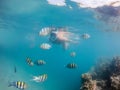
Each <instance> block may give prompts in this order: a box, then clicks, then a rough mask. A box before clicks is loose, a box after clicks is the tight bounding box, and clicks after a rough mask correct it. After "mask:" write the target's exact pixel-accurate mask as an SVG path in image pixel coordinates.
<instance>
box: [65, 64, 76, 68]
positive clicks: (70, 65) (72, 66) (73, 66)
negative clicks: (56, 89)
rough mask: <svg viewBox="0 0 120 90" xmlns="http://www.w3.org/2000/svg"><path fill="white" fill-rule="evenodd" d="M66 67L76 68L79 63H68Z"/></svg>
mask: <svg viewBox="0 0 120 90" xmlns="http://www.w3.org/2000/svg"><path fill="white" fill-rule="evenodd" d="M66 67H67V68H69V69H75V68H77V64H75V63H68V64H67V65H66Z"/></svg>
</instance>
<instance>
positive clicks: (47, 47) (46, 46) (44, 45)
mask: <svg viewBox="0 0 120 90" xmlns="http://www.w3.org/2000/svg"><path fill="white" fill-rule="evenodd" d="M40 48H41V49H44V50H48V49H50V48H51V45H50V44H48V43H42V44H41V45H40Z"/></svg>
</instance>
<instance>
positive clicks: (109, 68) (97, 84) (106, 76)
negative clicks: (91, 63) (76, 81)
mask: <svg viewBox="0 0 120 90" xmlns="http://www.w3.org/2000/svg"><path fill="white" fill-rule="evenodd" d="M81 81H82V82H81V88H80V90H120V57H118V56H116V57H113V58H112V59H110V60H109V61H108V60H107V61H102V62H101V63H98V64H97V65H96V66H95V67H94V68H93V70H92V71H90V72H88V73H85V74H82V76H81Z"/></svg>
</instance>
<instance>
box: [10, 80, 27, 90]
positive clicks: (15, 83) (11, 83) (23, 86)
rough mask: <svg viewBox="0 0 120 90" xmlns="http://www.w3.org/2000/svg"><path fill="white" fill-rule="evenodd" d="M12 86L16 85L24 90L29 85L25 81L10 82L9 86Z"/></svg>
mask: <svg viewBox="0 0 120 90" xmlns="http://www.w3.org/2000/svg"><path fill="white" fill-rule="evenodd" d="M11 86H13V87H16V88H18V89H20V90H24V89H25V88H26V87H27V85H26V83H25V82H23V81H16V82H9V85H8V87H11Z"/></svg>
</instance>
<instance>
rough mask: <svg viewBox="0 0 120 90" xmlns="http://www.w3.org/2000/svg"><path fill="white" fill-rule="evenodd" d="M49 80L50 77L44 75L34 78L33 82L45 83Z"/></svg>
mask: <svg viewBox="0 0 120 90" xmlns="http://www.w3.org/2000/svg"><path fill="white" fill-rule="evenodd" d="M47 78H48V75H47V74H43V75H40V76H33V79H32V80H33V81H35V82H44V81H45V80H47Z"/></svg>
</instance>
